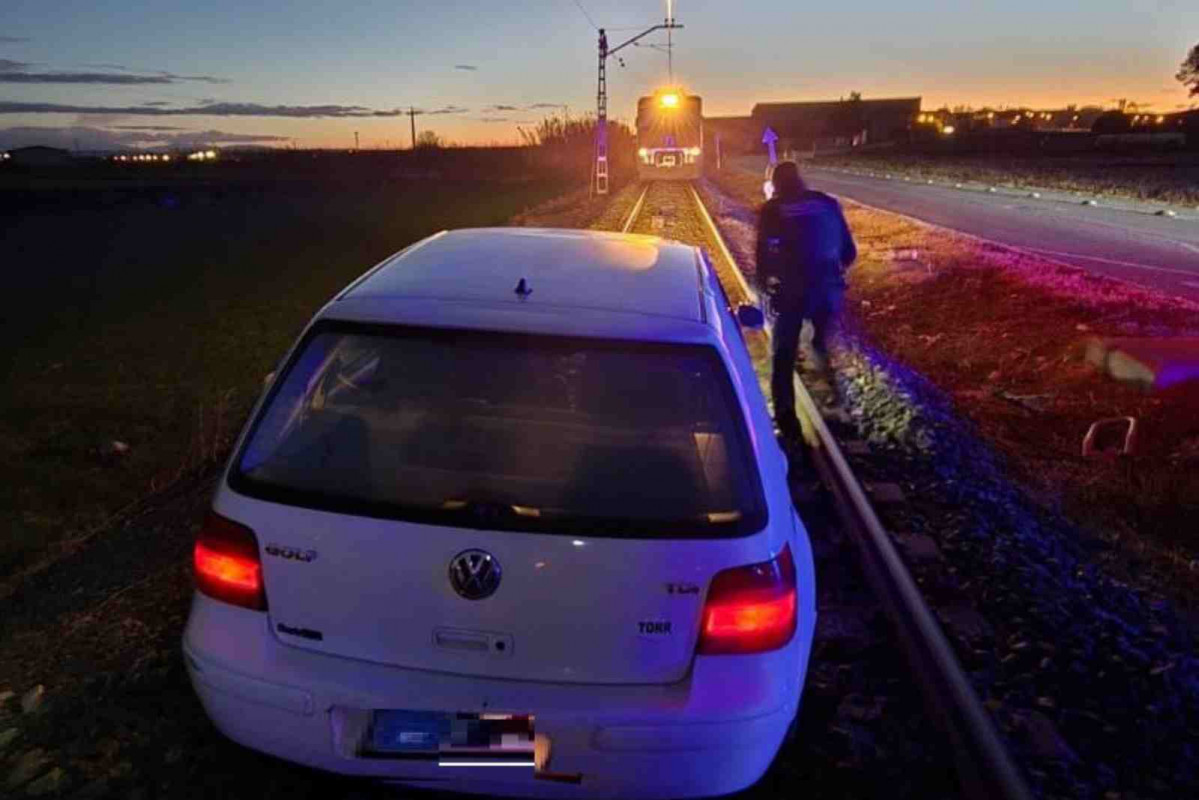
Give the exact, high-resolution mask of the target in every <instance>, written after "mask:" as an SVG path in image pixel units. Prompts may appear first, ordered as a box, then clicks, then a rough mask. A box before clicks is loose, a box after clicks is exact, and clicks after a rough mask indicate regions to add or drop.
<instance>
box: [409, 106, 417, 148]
mask: <svg viewBox="0 0 1199 800" xmlns="http://www.w3.org/2000/svg"><path fill="white" fill-rule="evenodd" d="M408 121H409V122H411V123H412V149H413V150H415V149H416V109H415V108H413V107H412V106H408Z"/></svg>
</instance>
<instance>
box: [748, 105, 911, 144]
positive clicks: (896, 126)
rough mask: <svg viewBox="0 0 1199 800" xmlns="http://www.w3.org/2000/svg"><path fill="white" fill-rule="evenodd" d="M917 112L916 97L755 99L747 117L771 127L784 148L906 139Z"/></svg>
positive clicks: (763, 127) (759, 129) (762, 125)
mask: <svg viewBox="0 0 1199 800" xmlns="http://www.w3.org/2000/svg"><path fill="white" fill-rule="evenodd" d="M919 114H920V98H919V97H903V98H890V99H883V100H861V99H853V100H834V101H826V102H803V103H758V104H757V105H755V106H754V107H753V111H752V112H751V113H750V117H751V119H752V120H753V123H754V127H755V128H756V129H757V130H758V131H762V130H765V128H766V127H767V126H769V127H770V128H772V129H773V130H774V132H775V133H776V134H778V136H779V140H780V141H779V146H780V147H781V148H782V149H784V150H790V149H795V150H811V149H829V148H832V147H856V146H861V145H866V144H879V143H883V142H898V141H906V140H907V139H908V137H909V135H910V132H911V130H912V126H913V125H914V124H915V122H916V118H917V116H918V115H919Z"/></svg>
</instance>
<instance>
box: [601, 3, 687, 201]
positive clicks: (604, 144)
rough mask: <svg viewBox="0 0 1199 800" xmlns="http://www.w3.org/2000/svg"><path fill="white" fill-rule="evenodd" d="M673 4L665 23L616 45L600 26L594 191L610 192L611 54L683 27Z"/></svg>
mask: <svg viewBox="0 0 1199 800" xmlns="http://www.w3.org/2000/svg"><path fill="white" fill-rule="evenodd" d="M672 7H673V3H671V2H670V1H669V0H667V3H666V19H664V20H663V21H662V23H661V24H659V25H654V26H653V27H651V28H646V29H645V30H644V31H642V32H641V33H639V34H637V35H636V36H634V37H633V38H631V39H628V40H626V41H624V42H621V43H620V44H618V45H616V47H613V48H609V47H608V36H607V34H605V33H604V29H603V28H600V29H599V74H598V80H597V82H596V90H595V167H594V168H593V169H592V173H591V189H592V193H593V194H607V193H608V57H609V56H613V55H616V54H617V53H618V52H620V51H621V50H623V49H625V48H626V47H628V46H629V45H631V44H634V43H635V42H637V41H638V40H639V39H643V38H645V37H646V36H649V35H650V34H651V33H653V32H654V31H657V30H666V31H673V30H674V29H676V28H682V27H683V26H682V25H679V24H678V23H676V22H675V21H674V14H673V12H672ZM622 66H623V63H622Z"/></svg>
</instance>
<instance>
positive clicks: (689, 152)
mask: <svg viewBox="0 0 1199 800" xmlns="http://www.w3.org/2000/svg"><path fill="white" fill-rule="evenodd" d="M699 153H700V149H699V148H698V147H688V148H687V155H689V156H692V157H698V156H699Z"/></svg>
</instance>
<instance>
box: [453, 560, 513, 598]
mask: <svg viewBox="0 0 1199 800" xmlns="http://www.w3.org/2000/svg"><path fill="white" fill-rule="evenodd" d="M500 575H501V570H500V562H498V561H496V560H495V557H494V556H493V555H491V553H488V552H486V551H485V550H463V551H462V552H461V553H459V554H458V555H456V556H454V557H453V558H452V559H451V560H450V585H451V586H453V587H454V591H455V592H457V593H458V594H460V595H462V596H463V597H465V598H466V599H467V600H482V599H483V598H484V597H490V596H491V595H493V594H495V590H496V589H498V588H499V586H500Z"/></svg>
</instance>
